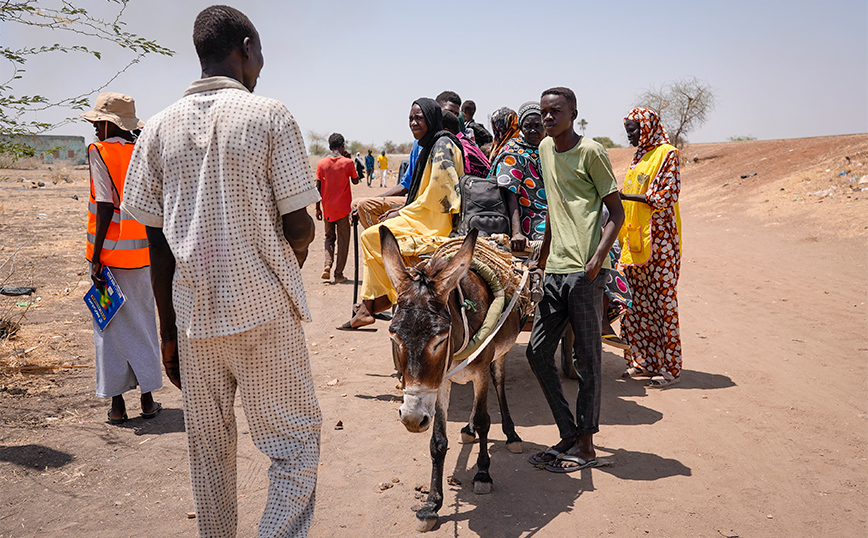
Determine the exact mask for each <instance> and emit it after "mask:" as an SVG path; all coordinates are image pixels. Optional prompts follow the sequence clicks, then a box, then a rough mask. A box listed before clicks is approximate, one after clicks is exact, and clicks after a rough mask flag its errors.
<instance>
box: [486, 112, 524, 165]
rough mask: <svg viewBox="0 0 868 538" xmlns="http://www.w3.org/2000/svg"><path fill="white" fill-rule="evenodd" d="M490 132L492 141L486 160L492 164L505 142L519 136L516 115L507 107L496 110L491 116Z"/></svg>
mask: <svg viewBox="0 0 868 538" xmlns="http://www.w3.org/2000/svg"><path fill="white" fill-rule="evenodd" d="M491 132H492V133H493V134H494V141H493V142H492V143H491V153H490V154H489V158H488V160H489V161H491V162H494V161H495V160H497V157H498V156H499V155H500V152H501V151H503V147H504V146H505V145H506V143H507V142H509V141H510V140H512V139H513V138H515V137H517V136H518V135H519V128H518V114H516V113H515V110H513V109H511V108H509V107H508V106H505V107H501V108H498V109H497V110H495V111H494V113H493V114H492V115H491Z"/></svg>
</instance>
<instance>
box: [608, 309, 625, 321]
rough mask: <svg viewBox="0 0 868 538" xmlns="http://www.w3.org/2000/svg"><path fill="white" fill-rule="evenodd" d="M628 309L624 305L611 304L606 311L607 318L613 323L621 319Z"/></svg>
mask: <svg viewBox="0 0 868 538" xmlns="http://www.w3.org/2000/svg"><path fill="white" fill-rule="evenodd" d="M626 311H627V309H626V308H624V307H622V306H610V307H609V310H607V311H606V320H607V321H608V322H609V324H610V325H611V324H612V323H615V322H616V321H618V320H619V319H621V318H622V317H623V316H624V312H626Z"/></svg>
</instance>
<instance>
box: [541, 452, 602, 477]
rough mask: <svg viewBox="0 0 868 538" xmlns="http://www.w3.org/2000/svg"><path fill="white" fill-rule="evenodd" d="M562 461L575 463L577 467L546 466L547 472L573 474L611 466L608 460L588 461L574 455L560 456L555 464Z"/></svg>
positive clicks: (595, 459)
mask: <svg viewBox="0 0 868 538" xmlns="http://www.w3.org/2000/svg"><path fill="white" fill-rule="evenodd" d="M562 461H568V462H570V463H574V464H575V465H570V466H569V467H559V466H557V465H552V464H548V465H546V471H550V472H552V473H572V472H573V471H581V470H582V469H593V468H594V467H604V466H606V465H609V462H608V461H606V460H600V459H597V458H594V459H592V460H586V459H585V458H583V457H581V456H576V455H573V454H561V455H560V456H558V459H557V460H556V461H555V463H560V462H562Z"/></svg>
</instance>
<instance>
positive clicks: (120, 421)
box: [106, 411, 128, 426]
mask: <svg viewBox="0 0 868 538" xmlns="http://www.w3.org/2000/svg"><path fill="white" fill-rule="evenodd" d="M106 416H107V417H108V423H109V424H111V425H112V426H117V425H118V424H123V423H124V422H126V421H127V420H128V417H127V414H126V413H124V416H122V417H121V418H112V412H111V411H109V412H108V413H106Z"/></svg>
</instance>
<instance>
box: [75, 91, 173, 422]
mask: <svg viewBox="0 0 868 538" xmlns="http://www.w3.org/2000/svg"><path fill="white" fill-rule="evenodd" d="M81 116H82V117H83V118H84V119H86V120H88V121H89V122H91V123H93V125H94V129H95V130H96V137H97V139H99V141H98V142H95V143H93V144H91V145H90V147H89V148H88V164H89V167H90V198H89V200H88V211H87V259H88V261H89V262H90V276H91V280H92V281H93V283H94V285H95V286H96V287H97V288H98V289H100V290H101V291H102V290H104V288H105V285H106V280H105V274H104V268H106V267H108V268H111V273H112V276H113V277H114V280H115V281H116V282H117V284H118V287H120V289H121V292H122V293H123V295H124V303H123V305H122V307H121V308H120V310H118V311H117V314H115V317H114V318H112V320H111V323H110V324H109V325H107V326H106V327H105V328H104V329H103V330H100V328H99V326H98V325H97V323H96V321H94V329H93V333H94V334H93V336H94V347H95V352H96V395H97V396H99V397H100V398H111V399H112V406H111V409H110V410H109V412H108V421H109V423H110V424H121V423H123V422H125V421H126V420H127V418H128V417H127V410H126V404H125V402H124V397H123V393H124V392H126V391H128V390H131V389H134V388H135V387H136V386H137V385H138V386H139V387H140V388H141V393H142V395H141V404H142V418H154V417H155V416H157V413H159V412H160V410H161V409H162V406H161V405H160V404H159V402H155V401H154V398H153V396H152V394H151V392H152V391H154V390H157V389H159V388H160V387H162V385H163V376H162V370H161V368H160V354H159V347H158V339H157V325H156V318H155V313H154V294H153V291H152V289H151V282H150V268H149V266H150V257H149V255H148V239H147V236H146V234H145V227H144V226H143V225H142V224H140V223H139V222H137V221H136V220H135V219H133V218H132V216H130V215H129V214H127V213H126V212H125V211H122V210H121V201H122V199H123V192H124V179H125V178H126V175H127V167H128V166H129V163H130V157H131V156H132V153H133V144H134V142H135V137H134V135H133V131H136V130H138V129H141V128H142V127H143V126H144V122H142V121H141V120H139V119H138V118H137V117H136V105H135V101H134V100H133V98H132V97H129V96H128V95H123V94H120V93H110V92H109V93H101V94H100V95H99V96H98V97H97V99H96V105H95V106H94V108H93V110H89V111H87V112H85V113H83V114H81Z"/></svg>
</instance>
